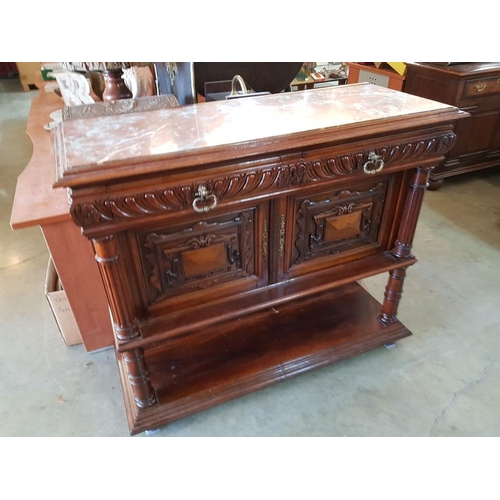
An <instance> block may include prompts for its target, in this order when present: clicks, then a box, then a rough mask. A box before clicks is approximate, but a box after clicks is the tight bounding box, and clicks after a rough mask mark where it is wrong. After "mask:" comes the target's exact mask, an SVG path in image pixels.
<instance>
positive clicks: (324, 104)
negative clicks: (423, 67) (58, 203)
mask: <svg viewBox="0 0 500 500" xmlns="http://www.w3.org/2000/svg"><path fill="white" fill-rule="evenodd" d="M452 110H454V111H455V113H456V109H455V108H453V107H452V106H449V105H447V104H442V103H438V102H435V101H431V100H428V99H423V98H420V97H417V96H413V95H410V94H405V93H403V92H398V91H394V90H389V89H386V88H384V87H379V86H375V85H371V84H355V85H341V86H338V87H329V88H322V89H314V90H305V91H301V92H286V93H280V94H273V95H265V96H258V97H246V98H242V99H231V100H227V101H213V102H206V103H200V104H195V105H189V106H183V107H178V108H165V109H155V110H148V111H144V112H137V113H128V114H123V115H120V116H99V117H90V118H84V119H73V120H71V121H63V122H62V123H61V124H60V125H59V127H58V128H57V129H56V131H55V150H56V161H57V164H58V166H57V175H56V184H55V185H60V186H65V185H66V186H68V185H81V184H84V183H85V182H88V180H89V179H90V177H89V176H90V174H92V176H93V179H94V180H95V179H101V180H102V179H103V178H104V177H106V176H107V177H109V178H110V179H111V178H115V179H116V178H118V177H119V176H120V175H121V172H122V169H123V168H125V169H126V167H124V166H126V165H129V166H131V165H133V164H139V163H141V164H143V163H144V162H158V161H160V160H161V161H162V162H163V163H162V165H156V166H152V167H151V169H152V171H168V169H169V168H170V167H169V165H174V163H175V165H174V167H172V168H179V162H178V160H179V159H182V158H184V160H185V161H186V162H187V163H189V165H193V164H203V162H204V161H205V160H206V158H207V155H210V156H211V158H212V159H213V158H214V154H218V155H219V156H218V157H217V160H225V159H234V158H238V157H243V156H248V155H249V154H252V152H253V153H255V154H258V153H262V152H264V151H265V152H272V151H280V150H282V146H280V142H282V141H281V139H282V138H283V137H288V138H290V137H293V136H298V134H300V135H301V137H302V138H303V139H304V138H305V143H307V137H308V136H310V137H311V141H313V140H317V135H318V134H317V131H323V132H324V133H330V132H331V133H332V134H333V133H336V131H338V130H339V129H349V128H351V129H354V128H355V129H356V130H357V131H358V132H359V129H360V127H364V126H369V125H370V124H373V122H377V121H378V122H380V121H383V122H384V126H389V127H390V126H391V123H392V126H393V127H394V130H397V128H398V123H401V121H402V120H408V118H409V117H410V116H413V115H422V114H426V113H433V114H436V113H438V114H439V113H441V112H444V113H445V114H446V112H447V111H452ZM313 135H314V136H315V137H314V139H313ZM288 147H290V146H288ZM266 148H267V149H266ZM174 158H175V160H176V162H174V163H172V162H171V161H169V160H172V159H174ZM117 169H120V170H117ZM126 170H127V169H126ZM127 175H133V172H132V170H130V169H128V173H127ZM80 181H81V182H80Z"/></svg>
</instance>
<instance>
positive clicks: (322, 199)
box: [55, 85, 465, 433]
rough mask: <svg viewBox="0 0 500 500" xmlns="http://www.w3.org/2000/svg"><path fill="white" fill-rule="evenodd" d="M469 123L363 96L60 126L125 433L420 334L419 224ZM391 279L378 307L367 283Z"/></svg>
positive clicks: (338, 94)
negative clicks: (102, 292) (434, 175)
mask: <svg viewBox="0 0 500 500" xmlns="http://www.w3.org/2000/svg"><path fill="white" fill-rule="evenodd" d="M463 116H465V114H464V113H461V112H460V111H459V110H458V109H457V108H455V107H453V106H448V105H443V104H439V103H436V102H432V101H428V100H423V99H420V98H417V97H415V96H410V95H408V94H402V93H400V92H395V91H391V90H388V89H383V88H376V87H375V86H372V85H353V86H340V87H334V88H325V89H319V90H309V91H302V92H294V93H291V94H279V95H270V96H261V97H252V98H246V99H241V100H238V101H228V102H223V103H221V102H213V103H203V104H199V105H194V106H186V107H183V108H177V109H171V110H162V111H161V112H158V111H155V110H153V111H150V112H144V113H137V114H136V115H134V116H132V117H131V115H128V116H123V117H122V118H120V120H115V121H113V122H110V121H109V120H107V119H106V118H105V117H104V118H103V119H102V120H101V119H100V120H96V119H92V118H89V119H88V120H75V121H72V122H71V123H70V124H68V127H66V126H63V127H61V129H60V130H59V131H58V133H57V134H56V137H55V138H56V143H55V147H56V150H57V152H58V155H57V157H58V167H57V184H58V185H62V186H71V188H72V190H71V215H72V217H73V220H74V222H75V223H76V224H77V225H79V226H81V227H82V230H83V234H84V235H85V236H86V237H88V238H89V239H91V241H92V242H93V245H94V249H95V253H96V259H97V261H98V263H99V267H100V269H101V275H102V279H103V283H104V286H105V288H106V291H107V298H108V303H109V305H110V309H111V311H112V314H113V318H114V329H115V350H116V356H117V362H118V367H119V372H120V379H121V383H122V387H123V394H124V399H125V409H126V412H127V419H128V423H129V427H130V432H131V433H137V432H141V431H143V430H146V429H150V428H156V427H158V426H161V425H164V424H167V423H169V422H171V421H173V420H175V419H178V418H181V417H183V416H186V415H189V414H192V413H194V412H197V411H201V410H203V409H205V408H208V407H210V406H212V405H214V404H219V403H223V402H224V401H227V400H229V399H232V398H235V397H239V396H242V395H244V394H247V393H248V392H250V391H254V390H257V389H259V388H261V387H264V386H267V385H269V384H273V383H275V382H279V381H280V380H284V379H287V378H289V377H292V376H295V375H298V374H300V373H303V372H306V371H308V370H311V369H313V368H318V367H321V366H324V365H326V364H328V363H333V362H335V361H338V360H340V359H345V358H348V357H351V356H354V355H356V354H358V353H361V352H365V351H366V350H368V349H373V348H375V347H378V346H381V345H383V344H384V343H388V342H393V341H394V340H397V339H400V338H403V337H405V336H407V335H410V332H409V331H408V329H407V328H406V327H405V326H404V325H403V324H402V323H401V322H400V321H399V319H398V318H397V309H398V304H399V302H400V300H401V299H402V289H403V280H404V276H405V270H406V268H407V267H409V266H411V265H413V264H414V263H415V262H416V258H415V257H414V256H413V254H412V252H411V248H412V243H413V237H414V233H415V228H416V224H417V221H418V214H419V211H420V207H421V204H422V200H423V194H424V190H425V186H426V183H427V178H428V174H429V171H430V170H431V169H432V168H434V167H435V166H436V165H438V164H439V163H440V162H441V161H442V160H443V158H444V154H445V153H446V152H447V151H448V150H449V149H450V148H451V147H452V146H453V142H454V139H455V135H454V131H453V130H454V125H455V122H456V121H457V120H459V119H460V118H462V117H463ZM89 133H91V134H92V135H94V136H95V137H96V139H95V141H87V140H82V137H84V136H85V134H89ZM374 162H376V164H377V165H378V167H380V168H379V170H378V171H377V172H375V171H374V170H373V166H374ZM378 167H377V168H378ZM201 207H202V208H201ZM385 272H387V273H389V276H388V283H387V288H386V291H385V298H384V301H383V303H382V304H379V303H378V302H377V301H376V300H375V299H374V298H373V297H371V296H370V295H369V294H368V293H367V292H366V291H365V290H364V289H363V288H362V287H360V286H359V285H358V284H357V283H356V281H358V280H360V279H363V278H366V277H368V276H372V275H374V274H378V273H385Z"/></svg>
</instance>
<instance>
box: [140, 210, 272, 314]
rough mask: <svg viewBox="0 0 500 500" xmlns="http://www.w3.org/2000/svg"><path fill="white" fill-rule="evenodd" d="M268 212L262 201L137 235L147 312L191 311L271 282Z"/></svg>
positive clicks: (191, 218)
mask: <svg viewBox="0 0 500 500" xmlns="http://www.w3.org/2000/svg"><path fill="white" fill-rule="evenodd" d="M267 213H268V203H267V202H263V203H261V204H259V205H257V206H252V207H248V208H243V209H241V210H235V211H232V212H230V213H222V214H216V212H214V215H210V214H209V215H206V216H201V217H200V216H199V215H193V216H185V217H183V219H179V218H177V219H176V220H174V221H173V222H172V223H169V224H164V225H160V226H156V227H150V228H148V229H147V230H146V229H145V230H141V231H138V230H136V231H134V232H133V234H131V235H130V239H131V241H132V242H135V245H134V246H135V250H136V256H137V259H138V260H139V262H140V267H139V266H138V267H139V273H140V276H139V280H138V281H139V282H142V288H143V290H142V294H143V302H144V305H145V307H146V309H149V311H150V313H153V312H154V311H155V310H161V309H162V308H164V307H172V306H174V305H175V306H176V307H189V306H191V305H193V304H196V303H198V302H199V301H200V300H203V301H210V300H219V299H220V298H223V297H224V296H231V295H233V294H235V293H240V292H242V291H246V290H250V289H253V288H256V287H259V286H262V285H263V284H266V283H267V237H266V236H265V235H264V234H263V232H264V230H266V228H267V224H268V223H267V220H268V219H267ZM264 246H266V248H264Z"/></svg>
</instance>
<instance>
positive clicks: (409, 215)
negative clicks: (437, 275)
mask: <svg viewBox="0 0 500 500" xmlns="http://www.w3.org/2000/svg"><path fill="white" fill-rule="evenodd" d="M430 171H431V168H428V167H426V168H417V169H415V170H414V171H413V173H412V176H411V179H410V189H409V193H408V197H407V199H406V203H405V207H404V210H403V217H402V219H401V225H400V229H399V233H398V236H397V238H396V243H395V244H394V248H393V249H392V251H391V253H392V254H393V255H395V256H396V257H398V258H409V257H412V253H411V249H412V246H413V238H414V236H415V230H416V229H417V222H418V216H419V214H420V209H421V208H422V201H423V198H424V193H425V189H426V187H427V182H428V178H429V172H430ZM406 269H407V268H406V267H401V268H399V269H393V270H392V271H389V280H388V281H387V285H386V287H385V292H384V302H383V304H382V308H381V310H380V314H379V319H380V320H381V321H382V322H383V323H393V322H395V321H397V312H398V306H399V301H400V300H401V297H402V295H403V283H404V279H405V276H406Z"/></svg>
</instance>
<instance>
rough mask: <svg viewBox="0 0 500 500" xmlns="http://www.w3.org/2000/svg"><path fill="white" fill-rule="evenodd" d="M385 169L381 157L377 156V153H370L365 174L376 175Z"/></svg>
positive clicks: (364, 168)
mask: <svg viewBox="0 0 500 500" xmlns="http://www.w3.org/2000/svg"><path fill="white" fill-rule="evenodd" d="M383 168H384V160H383V159H382V157H381V156H379V155H377V154H375V151H370V154H369V155H368V161H367V162H366V163H365V164H364V165H363V170H364V171H365V174H376V173H378V172H380V171H381V170H382V169H383Z"/></svg>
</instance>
